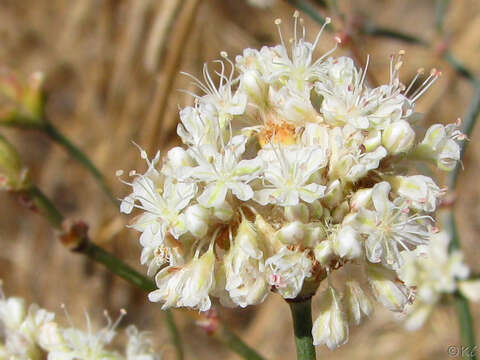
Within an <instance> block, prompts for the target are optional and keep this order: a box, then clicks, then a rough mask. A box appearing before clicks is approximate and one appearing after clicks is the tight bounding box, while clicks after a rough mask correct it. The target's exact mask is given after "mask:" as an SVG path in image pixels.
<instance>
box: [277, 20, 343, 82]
mask: <svg viewBox="0 0 480 360" xmlns="http://www.w3.org/2000/svg"><path fill="white" fill-rule="evenodd" d="M299 15H300V14H299V13H298V12H297V11H296V12H295V14H294V22H295V25H294V38H293V41H292V43H291V51H290V54H289V51H288V49H287V46H286V44H285V43H284V41H283V38H282V35H281V31H280V24H281V20H280V19H277V20H275V24H276V25H277V26H278V29H279V34H280V39H281V41H282V45H281V46H277V47H276V48H275V52H276V57H275V58H273V61H272V63H271V64H270V68H271V69H272V70H271V73H270V74H269V77H268V80H269V82H274V81H279V80H281V79H285V80H287V81H290V82H292V84H293V87H295V88H297V89H299V90H302V89H304V88H305V86H306V85H307V84H308V82H310V81H314V80H317V79H320V78H322V77H323V74H324V72H325V70H324V67H323V66H322V65H323V61H324V59H326V58H327V57H328V56H329V55H330V54H331V53H332V52H333V51H335V49H336V47H337V44H336V45H335V46H334V47H333V48H332V49H331V50H330V51H328V52H327V53H325V54H324V55H322V56H321V57H320V58H318V59H316V60H314V59H313V53H314V51H315V48H316V47H317V44H318V41H319V40H320V37H321V35H322V32H323V30H324V29H325V26H327V25H328V24H329V23H330V18H327V20H326V21H325V24H324V25H323V26H322V28H321V29H320V31H319V32H318V34H317V36H316V38H315V40H314V42H313V43H309V42H308V41H306V39H305V29H304V28H303V31H301V32H300V34H301V37H299V34H298V30H297V25H298V18H299ZM301 26H302V27H303V25H301Z"/></svg>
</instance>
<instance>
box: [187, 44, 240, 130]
mask: <svg viewBox="0 0 480 360" xmlns="http://www.w3.org/2000/svg"><path fill="white" fill-rule="evenodd" d="M221 55H222V57H223V58H224V59H225V60H226V61H227V63H228V64H229V65H230V67H231V70H230V72H229V74H226V68H225V63H224V62H223V61H221V60H217V61H216V62H217V63H219V64H220V72H219V73H217V74H218V77H219V80H220V83H219V84H218V86H216V85H215V83H214V81H213V79H212V77H211V76H210V73H209V71H208V65H207V64H204V65H203V78H204V82H203V83H202V82H201V81H200V80H198V79H197V78H195V77H194V76H192V75H190V74H187V73H183V74H184V75H187V76H188V77H190V78H191V79H193V80H194V84H195V85H196V86H197V87H198V88H199V89H200V90H201V91H203V92H204V95H203V96H198V95H195V94H191V95H192V96H193V97H195V98H196V99H197V100H198V101H200V103H203V104H206V106H212V105H213V107H214V109H215V111H214V113H213V115H214V117H215V118H217V119H218V121H219V125H220V128H222V129H223V128H225V127H226V126H227V124H228V123H229V122H230V121H231V120H232V118H233V116H235V115H241V114H243V113H244V112H245V107H246V106H247V95H246V94H245V93H243V92H241V91H237V92H234V91H233V90H232V85H233V82H234V80H235V79H234V78H233V75H234V72H235V65H234V64H233V63H232V62H231V60H229V59H228V57H227V54H226V53H225V52H222V53H221Z"/></svg>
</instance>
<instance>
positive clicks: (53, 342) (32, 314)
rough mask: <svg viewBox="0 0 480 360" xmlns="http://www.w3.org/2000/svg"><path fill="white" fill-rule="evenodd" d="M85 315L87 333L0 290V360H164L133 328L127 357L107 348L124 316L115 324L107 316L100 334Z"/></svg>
mask: <svg viewBox="0 0 480 360" xmlns="http://www.w3.org/2000/svg"><path fill="white" fill-rule="evenodd" d="M122 314H124V312H123V313H122ZM86 316H87V325H88V329H87V331H83V330H80V329H78V328H75V327H74V326H73V325H71V326H70V327H67V328H64V327H61V326H59V324H58V323H57V322H55V314H54V313H52V312H49V311H47V310H45V309H42V308H40V307H38V305H36V304H32V305H30V306H29V307H28V308H27V306H26V304H25V301H24V299H22V298H18V297H10V298H6V297H5V296H4V295H3V293H2V292H1V289H0V360H44V359H48V360H161V356H160V355H159V354H156V353H155V352H153V350H152V344H151V341H150V339H149V338H148V337H147V334H146V333H144V332H139V331H138V330H137V328H136V327H135V326H133V325H130V326H128V327H127V328H126V334H127V337H128V341H127V345H126V347H125V353H124V354H120V353H118V352H116V351H113V350H109V349H108V345H109V344H110V343H111V342H112V340H113V339H114V338H115V336H116V327H117V325H118V323H119V321H120V320H121V318H122V316H123V315H122V316H120V317H119V319H118V320H117V321H116V322H112V321H111V320H110V318H109V317H108V316H107V320H108V324H107V326H106V327H105V328H103V329H101V330H100V331H98V332H93V331H92V329H91V327H90V319H89V317H88V315H86Z"/></svg>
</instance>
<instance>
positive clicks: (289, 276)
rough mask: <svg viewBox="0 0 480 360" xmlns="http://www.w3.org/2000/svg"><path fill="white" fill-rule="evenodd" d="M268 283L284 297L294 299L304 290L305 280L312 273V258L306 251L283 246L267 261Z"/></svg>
mask: <svg viewBox="0 0 480 360" xmlns="http://www.w3.org/2000/svg"><path fill="white" fill-rule="evenodd" d="M265 268H266V274H267V279H268V283H269V284H270V285H271V286H273V287H275V288H276V290H277V292H278V293H279V294H280V295H282V297H283V298H284V299H294V298H295V297H296V296H297V295H298V294H299V293H300V291H301V290H302V286H303V281H304V280H305V278H308V277H309V276H311V275H312V273H311V269H312V260H311V259H310V257H309V256H308V254H307V252H306V251H293V250H289V249H288V248H287V247H285V246H284V247H282V248H281V249H280V251H278V252H277V253H276V254H275V255H273V256H271V257H269V258H268V259H267V261H266V262H265Z"/></svg>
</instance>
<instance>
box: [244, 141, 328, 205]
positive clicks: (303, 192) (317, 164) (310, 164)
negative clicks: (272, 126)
mask: <svg viewBox="0 0 480 360" xmlns="http://www.w3.org/2000/svg"><path fill="white" fill-rule="evenodd" d="M260 156H261V157H262V159H263V161H264V163H265V170H264V174H263V176H264V179H265V181H266V185H265V188H264V189H261V190H258V191H256V192H255V197H254V199H255V200H256V201H257V202H258V203H260V204H261V205H266V204H277V205H281V206H296V205H297V204H298V203H299V201H300V200H303V201H305V202H307V203H312V202H313V201H315V200H317V199H319V198H321V197H322V196H323V194H324V191H325V186H323V185H320V184H317V183H314V182H310V177H311V176H312V175H314V173H316V172H317V171H319V170H320V169H322V168H323V167H325V165H326V162H327V161H326V158H325V154H324V152H323V150H322V149H321V148H314V147H300V148H296V147H282V146H279V147H278V148H276V145H273V144H272V146H271V149H269V150H262V151H261V153H260Z"/></svg>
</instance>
